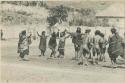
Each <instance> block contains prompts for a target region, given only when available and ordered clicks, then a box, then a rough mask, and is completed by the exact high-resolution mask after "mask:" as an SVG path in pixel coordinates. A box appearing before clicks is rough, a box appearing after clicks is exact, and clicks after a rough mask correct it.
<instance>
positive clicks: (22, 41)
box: [18, 30, 31, 60]
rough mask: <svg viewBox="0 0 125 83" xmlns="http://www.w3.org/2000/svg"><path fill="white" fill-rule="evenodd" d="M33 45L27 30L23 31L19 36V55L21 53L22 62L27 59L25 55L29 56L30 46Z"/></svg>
mask: <svg viewBox="0 0 125 83" xmlns="http://www.w3.org/2000/svg"><path fill="white" fill-rule="evenodd" d="M30 44H31V34H30V36H27V34H26V30H24V31H22V32H21V33H20V34H19V41H18V53H20V55H19V56H20V58H21V60H27V59H25V58H24V57H25V55H29V45H30Z"/></svg>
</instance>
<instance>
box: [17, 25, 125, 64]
mask: <svg viewBox="0 0 125 83" xmlns="http://www.w3.org/2000/svg"><path fill="white" fill-rule="evenodd" d="M90 33H91V29H86V30H85V32H84V33H82V32H81V28H80V27H78V28H77V30H76V32H73V33H72V32H68V31H67V30H64V31H63V32H60V37H59V36H58V35H57V34H56V33H55V32H53V33H52V34H51V37H50V39H49V42H48V46H49V48H50V49H51V51H52V52H51V54H50V58H52V57H54V58H63V57H64V55H65V53H64V52H65V41H66V39H67V38H69V37H71V38H72V43H73V44H74V49H75V57H74V58H73V59H75V60H78V61H79V63H78V65H82V64H84V65H88V63H89V62H90V61H91V63H92V64H98V62H99V61H105V52H106V47H107V45H109V46H108V54H109V56H110V58H111V61H112V62H114V63H115V62H116V58H117V57H118V56H121V57H123V58H125V57H124V56H125V54H124V53H125V52H124V48H125V42H124V41H123V38H121V37H120V36H119V34H118V33H117V31H116V29H115V28H112V29H111V33H112V36H111V37H109V40H106V38H105V35H104V33H102V32H101V31H99V30H96V31H95V33H94V36H92V35H91V34H90ZM37 34H38V36H39V37H40V43H39V49H40V51H41V54H40V55H39V56H41V55H43V56H45V55H44V53H45V51H46V47H47V46H46V44H47V41H46V40H47V38H48V37H49V36H46V32H45V31H43V32H42V33H41V35H40V34H39V33H38V32H37ZM58 34H59V33H58ZM124 35H125V34H124ZM30 37H31V35H30V36H26V31H22V32H21V33H20V36H19V43H18V53H20V56H23V57H21V58H22V59H23V60H24V55H26V54H28V53H27V52H29V51H28V50H29V44H31V41H29V39H30ZM57 37H59V43H58V45H57ZM26 41H27V43H26ZM57 46H58V52H59V55H58V56H56V47H57ZM25 47H27V49H28V50H27V49H25ZM119 49H120V50H119Z"/></svg>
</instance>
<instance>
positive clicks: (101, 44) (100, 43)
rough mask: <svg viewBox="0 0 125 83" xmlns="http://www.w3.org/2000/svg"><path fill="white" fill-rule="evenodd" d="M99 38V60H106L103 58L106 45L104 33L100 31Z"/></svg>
mask: <svg viewBox="0 0 125 83" xmlns="http://www.w3.org/2000/svg"><path fill="white" fill-rule="evenodd" d="M100 36H101V39H100V41H99V48H100V54H101V55H100V61H104V62H105V61H106V60H105V52H106V45H107V40H106V38H105V35H104V34H103V33H100Z"/></svg>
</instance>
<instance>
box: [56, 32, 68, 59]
mask: <svg viewBox="0 0 125 83" xmlns="http://www.w3.org/2000/svg"><path fill="white" fill-rule="evenodd" d="M69 36H70V35H67V36H65V34H64V33H61V34H60V38H59V44H58V51H59V55H58V56H57V57H58V58H64V55H65V41H66V39H67V38H68V37H69ZM61 56H62V57H61Z"/></svg>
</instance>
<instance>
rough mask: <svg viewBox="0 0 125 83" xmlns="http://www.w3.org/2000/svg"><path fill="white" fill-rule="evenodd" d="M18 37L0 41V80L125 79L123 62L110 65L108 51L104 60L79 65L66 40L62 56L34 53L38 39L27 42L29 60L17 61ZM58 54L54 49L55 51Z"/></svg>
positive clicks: (74, 82)
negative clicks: (113, 66)
mask: <svg viewBox="0 0 125 83" xmlns="http://www.w3.org/2000/svg"><path fill="white" fill-rule="evenodd" d="M17 41H18V39H8V40H6V41H0V43H1V81H2V82H1V83H58V82H60V83H69V82H71V83H79V82H81V83H112V82H113V83H125V65H120V66H119V67H118V68H115V69H113V68H111V67H110V66H111V63H110V60H109V57H108V55H106V62H103V63H102V62H100V63H99V65H91V64H90V65H89V66H83V65H81V66H79V65H77V63H78V62H77V61H75V60H71V59H72V57H74V50H73V44H72V43H71V40H69V39H68V40H67V42H66V49H65V57H64V59H58V58H53V59H47V58H48V57H49V55H50V50H49V48H48V49H47V51H46V53H45V55H46V56H42V57H38V55H39V54H40V51H39V49H38V44H39V41H38V40H36V41H33V43H32V45H31V46H30V55H29V56H27V57H28V58H29V61H20V58H19V54H17ZM57 54H58V53H57Z"/></svg>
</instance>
